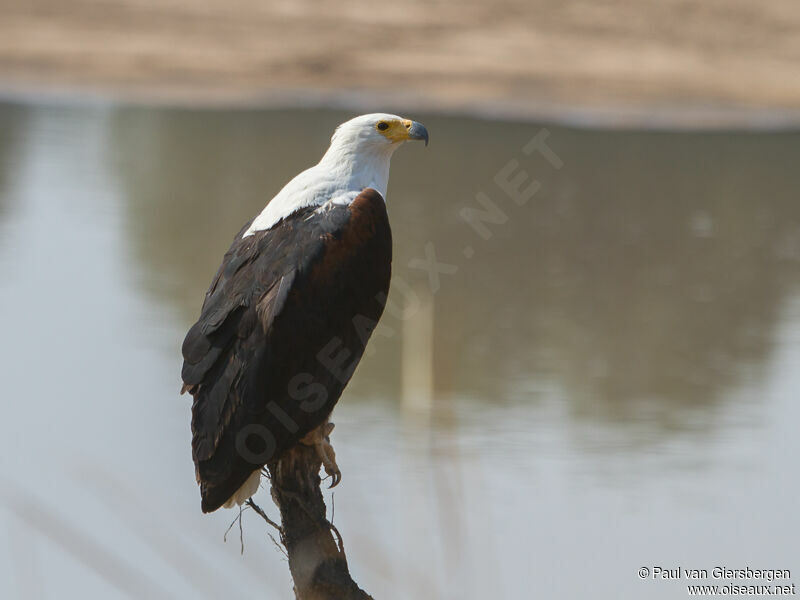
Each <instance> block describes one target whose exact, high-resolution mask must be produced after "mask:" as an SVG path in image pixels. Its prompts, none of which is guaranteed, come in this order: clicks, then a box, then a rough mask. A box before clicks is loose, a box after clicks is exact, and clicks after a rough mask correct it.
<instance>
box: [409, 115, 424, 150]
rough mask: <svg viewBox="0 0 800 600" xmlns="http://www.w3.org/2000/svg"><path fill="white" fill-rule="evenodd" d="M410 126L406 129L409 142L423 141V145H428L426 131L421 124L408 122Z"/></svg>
mask: <svg viewBox="0 0 800 600" xmlns="http://www.w3.org/2000/svg"><path fill="white" fill-rule="evenodd" d="M410 123H411V126H410V127H408V139H409V140H425V145H426V146H427V145H428V130H427V129H425V125H423V124H422V123H417V122H416V121H410Z"/></svg>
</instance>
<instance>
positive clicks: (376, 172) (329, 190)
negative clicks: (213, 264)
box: [244, 113, 428, 236]
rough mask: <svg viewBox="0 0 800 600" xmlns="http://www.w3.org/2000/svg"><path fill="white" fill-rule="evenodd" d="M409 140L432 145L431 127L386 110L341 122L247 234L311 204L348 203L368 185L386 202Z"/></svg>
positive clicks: (270, 203) (270, 225)
mask: <svg viewBox="0 0 800 600" xmlns="http://www.w3.org/2000/svg"><path fill="white" fill-rule="evenodd" d="M408 140H424V141H425V145H426V146H427V145H428V130H427V129H425V126H424V125H422V123H417V122H416V121H411V120H410V119H404V118H402V117H398V116H397V115H390V114H386V113H373V114H369V115H361V116H360V117H355V118H354V119H350V120H349V121H346V122H344V123H342V124H341V125H339V127H337V128H336V131H335V132H334V134H333V137H332V138H331V145H330V147H329V148H328V151H327V152H326V153H325V155H324V156H323V157H322V159H321V160H320V161H319V163H318V164H316V165H314V166H313V167H311V168H310V169H307V170H305V171H303V172H302V173H300V174H299V175H298V176H297V177H295V178H294V179H292V180H291V181H290V182H289V183H287V184H286V185H285V186H284V187H283V189H282V190H281V191H280V192H278V194H277V195H276V196H275V197H274V198H273V199H272V200H271V201H270V202H269V204H267V206H266V208H264V210H263V211H262V212H261V214H260V215H258V217H256V218H255V220H254V221H253V223H252V224H251V225H250V228H249V229H248V230H247V231H246V232H245V233H244V236H248V235H251V234H252V233H254V232H256V231H261V230H264V229H269V228H270V227H272V226H273V225H275V223H277V222H278V221H280V220H281V219H283V218H284V217H287V216H289V215H290V214H292V213H293V212H295V211H296V210H298V209H300V208H303V207H306V206H322V205H324V204H327V203H329V202H332V203H334V204H349V203H350V202H352V201H353V200H354V199H355V197H356V196H357V195H358V194H359V193H361V190H363V189H364V188H372V189H374V190H377V191H378V192H380V194H381V196H383V198H384V200H385V199H386V187H387V185H388V183H389V162H390V160H391V158H392V154H393V153H394V151H395V150H397V148H399V147H400V146H401V145H402V143H403V142H405V141H408Z"/></svg>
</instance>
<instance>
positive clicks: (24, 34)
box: [0, 0, 800, 129]
mask: <svg viewBox="0 0 800 600" xmlns="http://www.w3.org/2000/svg"><path fill="white" fill-rule="evenodd" d="M0 10H1V11H2V15H3V18H2V19H0V95H2V96H4V97H6V98H20V97H23V98H27V99H30V98H36V99H39V98H48V99H52V98H56V99H58V98H61V99H63V98H75V97H80V98H85V97H87V96H88V97H96V98H110V99H113V100H122V101H126V102H142V103H162V104H176V105H192V106H248V107H255V106H298V105H305V106H309V107H316V106H334V107H342V108H348V109H353V110H360V109H364V110H370V109H376V108H386V109H395V108H396V109H398V110H403V111H406V112H407V111H409V110H417V111H419V110H426V111H446V112H449V113H462V114H475V115H481V116H489V117H511V118H518V119H535V120H548V121H556V122H564V123H572V124H587V125H601V126H602V125H608V126H638V127H641V126H645V127H655V128H659V127H669V128H674V127H688V128H697V127H709V128H726V127H737V128H756V129H765V128H767V129H772V128H796V127H798V126H800V77H798V68H797V65H798V64H800V5H798V4H797V3H796V2H794V1H793V0H772V1H770V2H764V3H761V4H760V5H759V6H757V7H756V6H754V5H752V3H751V2H748V1H747V0H705V1H704V2H702V3H701V2H694V1H686V0H664V1H663V2H659V3H653V4H652V5H648V6H646V7H645V6H643V3H641V2H638V1H636V0H610V1H608V2H605V3H603V5H602V6H598V5H597V4H596V3H594V2H589V1H588V0H587V1H573V2H570V3H552V2H546V1H545V0H533V1H527V0H500V1H499V2H492V3H483V2H469V1H465V2H460V3H458V4H453V3H438V2H434V3H430V2H426V1H423V0H410V1H408V2H404V3H402V4H400V5H393V6H392V7H391V8H388V7H382V6H379V5H377V4H375V3H372V2H367V1H365V0H346V2H343V3H336V4H330V5H329V4H327V3H322V4H320V3H317V2H300V3H292V4H289V5H287V4H285V3H281V2H277V1H271V0H270V1H260V0H259V1H256V0H233V1H231V2H223V1H222V0H211V1H209V2H206V3H204V4H203V5H202V6H198V5H197V3H195V2H192V1H191V0H171V1H170V2H168V3H167V2H161V1H158V0H121V1H119V0H118V1H114V2H111V1H109V0H73V1H72V2H70V3H69V4H64V3H59V2H55V1H54V0H33V1H31V2H27V3H25V5H24V6H23V5H17V4H11V3H9V2H8V1H7V0H0Z"/></svg>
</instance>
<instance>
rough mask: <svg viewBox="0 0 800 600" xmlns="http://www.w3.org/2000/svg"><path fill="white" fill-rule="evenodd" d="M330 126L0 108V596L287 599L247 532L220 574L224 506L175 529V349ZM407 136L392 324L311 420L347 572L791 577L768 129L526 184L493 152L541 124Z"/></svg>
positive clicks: (642, 147) (183, 409) (794, 311)
mask: <svg viewBox="0 0 800 600" xmlns="http://www.w3.org/2000/svg"><path fill="white" fill-rule="evenodd" d="M347 116H348V115H347V114H345V113H338V112H333V111H331V112H305V111H283V112H278V111H263V112H258V111H253V112H246V111H241V112H201V111H198V112H192V111H178V110H150V109H133V108H116V107H106V106H92V107H85V108H56V107H45V106H35V107H34V106H18V105H0V314H2V315H3V337H2V339H3V341H4V343H3V346H2V347H3V349H2V353H3V357H2V358H3V360H2V364H3V371H2V373H3V377H2V381H3V384H4V390H3V411H4V415H3V419H2V420H1V421H0V531H2V534H3V536H4V538H5V543H3V544H0V596H2V597H7V598H63V597H65V590H71V591H74V592H75V593H77V592H80V594H81V596H82V597H86V598H94V597H98V598H123V597H137V598H140V597H149V598H162V597H164V598H171V597H178V598H188V597H192V598H196V597H206V598H217V597H221V596H222V595H223V594H225V593H229V594H230V597H237V598H265V597H269V598H289V597H290V596H291V592H290V590H291V584H290V581H289V577H288V568H287V565H286V563H285V561H283V560H282V557H281V555H280V554H279V553H278V552H277V550H276V549H275V548H274V546H273V544H272V542H270V540H269V539H268V538H267V537H266V535H265V528H264V527H263V526H262V523H261V522H260V521H259V520H258V518H257V517H255V516H254V515H252V514H250V513H245V516H244V543H245V553H244V556H240V545H239V539H238V537H239V536H238V529H236V528H234V530H232V532H231V534H230V535H229V537H228V541H227V543H225V542H223V534H224V532H225V529H226V527H227V526H228V524H229V523H230V521H231V520H232V519H233V517H234V516H235V513H234V512H232V511H220V512H218V513H215V514H214V515H211V516H203V515H201V514H200V509H199V495H198V492H197V489H196V486H195V483H194V471H193V466H192V463H191V456H190V449H189V440H190V433H189V400H188V399H187V398H186V397H181V396H179V395H178V394H177V392H178V389H179V387H180V385H179V371H180V357H179V346H180V342H181V340H182V337H183V334H184V332H185V330H186V329H187V328H188V326H189V325H190V324H191V322H192V321H193V319H194V317H195V316H196V315H197V313H198V310H199V305H200V301H201V299H202V295H203V292H204V291H205V288H206V286H207V284H208V282H209V280H210V277H211V276H212V274H213V272H214V270H215V269H216V267H217V264H218V261H219V259H220V257H221V255H222V253H223V252H224V250H225V249H226V248H227V246H228V244H229V242H230V240H231V238H232V236H233V235H234V233H235V232H236V231H237V230H238V228H239V227H240V226H241V224H242V223H243V222H244V221H245V220H247V219H248V218H249V217H250V216H252V215H253V214H255V213H256V212H258V211H259V210H260V209H261V207H262V206H263V204H264V203H265V202H266V201H267V200H268V199H269V198H270V197H271V196H272V194H274V193H275V192H276V191H277V190H278V189H279V188H280V187H281V185H282V184H283V183H284V182H285V180H286V179H287V178H288V177H289V176H291V175H293V174H295V173H296V172H298V171H299V170H301V169H302V168H305V167H306V166H309V165H310V164H312V163H313V162H315V161H316V160H317V159H318V157H319V156H320V155H321V153H322V152H323V150H324V148H325V147H326V144H327V139H328V138H329V136H330V133H331V130H332V129H333V127H334V126H335V125H336V124H337V123H338V122H340V121H341V120H343V119H344V118H346V117H347ZM414 116H415V117H418V118H420V120H423V121H424V122H425V123H426V125H428V128H429V130H430V131H431V136H432V143H431V146H430V147H429V148H427V149H425V148H423V147H422V146H409V147H406V148H403V149H402V150H401V151H400V152H399V153H398V154H397V155H396V157H395V160H394V164H393V171H392V178H391V182H390V186H389V198H388V201H389V212H390V216H391V219H392V222H393V229H394V235H395V249H396V256H395V283H394V284H393V291H392V296H391V300H392V302H393V309H392V310H391V311H390V312H388V313H387V315H386V317H385V318H384V321H383V327H382V329H380V330H379V331H378V333H377V334H376V336H375V337H374V338H373V342H372V344H371V350H372V352H371V354H370V355H369V356H368V357H366V358H365V360H364V361H363V362H362V364H361V366H360V367H359V369H358V371H357V372H356V376H355V378H354V380H353V382H352V384H351V385H350V386H349V388H348V390H347V392H346V393H345V395H344V396H343V398H342V400H341V402H340V404H339V406H338V407H337V409H336V411H335V413H334V419H333V420H334V421H335V422H336V425H337V428H336V432H335V434H334V436H333V441H334V445H335V447H336V451H337V454H338V456H339V464H340V466H341V467H342V470H343V473H344V480H343V483H342V485H340V486H339V487H338V488H337V489H336V492H335V517H334V521H335V523H336V524H337V526H338V528H339V529H340V530H341V531H342V533H343V535H344V539H345V544H346V548H347V552H348V557H349V560H350V563H351V570H352V571H353V574H354V577H355V579H356V580H357V581H358V582H359V583H360V584H361V585H362V586H363V587H364V588H365V589H367V590H368V591H369V592H371V593H373V594H374V595H375V596H376V597H377V598H454V599H455V598H459V599H460V598H527V597H542V598H547V597H560V598H561V597H563V598H597V599H618V598H643V597H647V598H654V599H660V598H665V599H666V598H670V599H671V598H680V597H684V596H685V595H686V592H685V590H684V588H683V585H682V584H680V583H679V582H660V581H652V580H648V581H641V580H640V579H639V578H638V577H637V571H638V569H639V567H641V566H653V565H663V566H667V567H677V566H679V565H680V566H683V567H697V568H708V569H711V568H713V567H714V566H727V567H731V568H740V567H745V566H748V565H749V566H751V567H761V568H792V569H794V570H796V571H797V573H800V562H798V556H800V553H798V534H800V517H798V511H797V509H796V506H797V501H798V495H799V492H800V484H799V483H798V477H797V456H798V454H799V453H800V440H799V439H798V436H797V422H798V419H799V418H800V403H798V397H799V396H800V369H798V365H799V364H800V197H798V190H800V169H798V164H800V135H799V134H764V135H761V134H750V135H747V134H732V133H731V134H727V133H720V134H669V133H637V132H625V133H623V132H608V131H602V132H600V131H598V132H595V131H577V130H570V129H561V128H557V127H548V132H549V137H548V138H547V143H548V144H549V145H550V147H551V148H552V150H553V151H554V152H555V153H556V155H557V156H558V158H559V160H560V163H559V164H561V165H562V166H561V168H555V167H554V166H553V164H552V162H551V161H548V160H547V158H546V157H544V156H543V155H541V154H539V153H538V152H534V153H533V154H531V155H526V154H525V153H524V152H523V151H522V148H523V146H525V144H526V143H528V142H529V141H530V140H531V139H532V138H533V137H534V136H535V135H536V134H537V133H540V134H542V128H541V127H540V126H537V125H528V124H516V123H500V122H483V121H474V120H467V119H455V118H452V119H451V118H443V117H428V118H426V117H425V115H414ZM543 135H547V133H544V134H543ZM551 158H552V157H551ZM512 159H513V160H516V161H517V164H518V167H519V168H521V169H524V170H525V171H526V172H527V173H528V174H529V175H530V176H532V177H534V178H535V179H536V180H537V182H538V185H539V186H540V188H539V190H538V192H537V193H536V194H535V195H534V196H533V198H532V199H531V200H530V201H529V202H527V203H524V205H522V206H518V205H517V204H515V203H514V202H512V201H511V200H510V199H509V197H508V195H507V194H506V193H505V192H503V191H502V190H501V189H500V188H499V187H498V184H497V183H496V182H495V179H496V178H497V177H496V176H497V174H498V172H501V169H502V168H503V167H504V166H505V165H507V164H508V163H509V161H510V160H512ZM556 162H558V161H556ZM512 166H513V165H512ZM527 184H528V183H527V182H526V184H525V185H527ZM523 187H524V186H523ZM478 192H483V193H484V194H486V197H488V198H491V199H492V200H493V201H494V202H495V203H496V205H497V206H498V207H499V212H497V213H496V214H494V215H493V220H494V223H491V222H489V223H486V224H484V225H483V226H482V227H485V229H483V228H482V227H478V229H480V230H481V231H482V233H483V234H484V236H481V235H479V234H478V232H476V230H475V229H474V228H472V227H470V225H469V224H467V223H466V222H465V221H464V220H463V218H461V216H460V211H462V210H463V209H464V208H465V207H478V206H479V204H478V201H477V200H476V194H477V193H478ZM484 237H487V238H488V239H484ZM426 253H427V256H428V259H426ZM431 256H435V257H436V261H437V262H438V263H445V264H440V265H438V268H437V269H436V272H435V274H434V275H433V276H431V277H429V274H428V271H427V270H425V269H423V268H420V267H421V265H425V264H427V263H428V261H429V258H430V257H431ZM326 497H327V499H328V504H329V507H330V506H331V505H332V504H334V499H332V498H331V494H330V492H328V493H327V494H326ZM260 503H261V504H262V506H265V507H268V508H269V509H270V510H271V511H272V513H273V514H274V513H275V510H274V507H273V506H272V504H271V501H270V500H269V499H268V498H267V495H266V494H265V493H262V494H261V498H260ZM793 575H794V576H795V580H794V581H795V582H797V575H796V574H795V573H794V572H793ZM68 595H69V594H68Z"/></svg>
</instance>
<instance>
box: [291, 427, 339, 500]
mask: <svg viewBox="0 0 800 600" xmlns="http://www.w3.org/2000/svg"><path fill="white" fill-rule="evenodd" d="M333 427H334V424H333V423H328V422H325V423H323V424H322V425H320V426H319V427H317V428H316V429H313V430H312V431H310V432H309V433H308V434H306V436H305V437H303V439H301V440H300V443H301V444H305V445H306V446H313V447H314V449H315V450H316V451H317V454H318V455H319V458H320V460H321V461H322V467H323V468H324V469H325V473H327V474H328V476H329V477H331V484H330V485H329V486H328V487H329V488H332V487H336V486H337V485H339V482H340V481H341V480H342V472H341V471H340V470H339V465H337V464H336V452H335V451H334V450H333V446H332V445H331V440H330V434H331V431H333Z"/></svg>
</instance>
